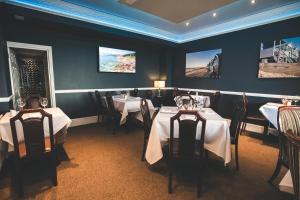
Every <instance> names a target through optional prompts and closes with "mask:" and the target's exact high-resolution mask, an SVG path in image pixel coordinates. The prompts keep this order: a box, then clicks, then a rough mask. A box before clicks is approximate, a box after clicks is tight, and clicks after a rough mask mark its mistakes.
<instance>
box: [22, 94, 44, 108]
mask: <svg viewBox="0 0 300 200" xmlns="http://www.w3.org/2000/svg"><path fill="white" fill-rule="evenodd" d="M40 99H41V96H40V95H31V96H29V97H28V98H27V99H26V105H25V109H36V108H42V105H41V103H40Z"/></svg>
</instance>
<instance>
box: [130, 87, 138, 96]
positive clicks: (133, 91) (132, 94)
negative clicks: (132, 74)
mask: <svg viewBox="0 0 300 200" xmlns="http://www.w3.org/2000/svg"><path fill="white" fill-rule="evenodd" d="M138 93H139V90H138V89H137V88H134V89H133V90H132V91H131V94H130V95H131V96H133V97H137V96H138Z"/></svg>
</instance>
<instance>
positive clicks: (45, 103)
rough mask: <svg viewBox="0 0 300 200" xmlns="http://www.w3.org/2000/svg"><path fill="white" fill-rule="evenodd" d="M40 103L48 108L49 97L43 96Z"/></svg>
mask: <svg viewBox="0 0 300 200" xmlns="http://www.w3.org/2000/svg"><path fill="white" fill-rule="evenodd" d="M40 103H41V105H42V106H43V108H46V106H47V105H48V99H47V98H45V97H43V98H41V99H40Z"/></svg>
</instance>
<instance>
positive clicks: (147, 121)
mask: <svg viewBox="0 0 300 200" xmlns="http://www.w3.org/2000/svg"><path fill="white" fill-rule="evenodd" d="M141 113H142V116H143V128H144V142H143V151H142V158H141V160H142V161H144V160H145V153H146V149H147V143H148V139H149V134H150V131H151V126H152V121H153V119H154V118H155V116H156V114H157V112H155V113H154V114H153V116H152V118H151V115H150V111H149V106H148V102H147V99H145V98H143V99H141Z"/></svg>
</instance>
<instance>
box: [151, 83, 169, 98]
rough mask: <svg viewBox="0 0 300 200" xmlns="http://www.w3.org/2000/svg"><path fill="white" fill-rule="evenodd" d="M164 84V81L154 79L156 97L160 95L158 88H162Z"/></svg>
mask: <svg viewBox="0 0 300 200" xmlns="http://www.w3.org/2000/svg"><path fill="white" fill-rule="evenodd" d="M165 86H166V81H154V87H155V88H158V97H160V88H164V87H165Z"/></svg>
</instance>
